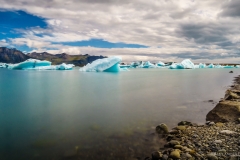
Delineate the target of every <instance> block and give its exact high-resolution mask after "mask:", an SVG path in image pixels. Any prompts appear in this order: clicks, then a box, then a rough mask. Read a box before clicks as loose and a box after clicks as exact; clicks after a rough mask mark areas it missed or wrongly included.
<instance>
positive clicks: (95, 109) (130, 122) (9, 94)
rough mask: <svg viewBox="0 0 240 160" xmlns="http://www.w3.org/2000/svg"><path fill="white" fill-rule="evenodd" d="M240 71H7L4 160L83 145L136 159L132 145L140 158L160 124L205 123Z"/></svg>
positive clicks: (91, 151) (1, 135) (89, 152)
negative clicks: (150, 136) (207, 116)
mask: <svg viewBox="0 0 240 160" xmlns="http://www.w3.org/2000/svg"><path fill="white" fill-rule="evenodd" d="M230 70H232V71H233V74H230V73H229V71H230ZM239 73H240V70H239V69H236V68H235V69H227V68H226V69H215V68H213V69H194V70H169V69H147V70H146V69H130V72H120V73H107V72H102V73H97V72H79V71H78V69H74V70H71V71H64V72H59V71H45V70H44V71H32V70H8V69H0V90H1V92H0V126H1V130H0V142H1V143H0V159H6V160H12V159H18V160H21V159H24V160H25V159H33V160H34V159H36V160H45V159H64V158H63V157H64V155H65V153H68V151H69V150H74V149H76V147H77V148H79V152H81V153H83V155H81V156H82V157H83V158H82V159H84V156H85V157H86V156H88V159H99V157H100V158H103V157H104V156H107V157H105V159H110V158H109V157H111V156H109V155H111V153H113V156H112V158H113V159H117V158H116V157H119V156H120V155H117V152H116V151H119V152H121V156H124V155H125V154H126V156H128V157H130V156H132V154H133V153H132V150H134V156H142V155H138V154H141V153H142V154H144V151H146V154H147V155H148V156H149V154H150V153H151V151H152V150H150V151H148V150H147V149H146V148H149V146H148V145H149V144H148V143H149V142H148V141H146V137H145V136H146V135H147V134H148V133H152V132H154V127H155V126H156V125H158V124H159V123H162V122H164V123H166V124H168V125H169V126H170V127H172V126H173V124H176V123H177V122H179V121H181V120H189V121H192V122H197V123H203V122H204V121H205V116H206V114H207V113H208V111H210V110H211V109H212V108H213V107H214V106H215V104H212V102H208V100H213V101H214V102H218V101H219V100H220V98H222V97H223V96H224V92H225V90H226V88H227V87H228V86H229V85H231V82H232V80H233V77H234V76H237V75H239ZM125 139H127V140H128V141H125ZM147 139H148V140H149V139H150V138H149V137H147ZM153 145H154V144H153ZM144 147H145V148H144ZM99 148H102V150H99ZM144 149H145V150H144ZM138 150H140V151H138ZM136 154H137V155H136ZM147 155H146V156H147ZM114 156H116V157H114ZM119 159H125V158H124V157H120V158H119Z"/></svg>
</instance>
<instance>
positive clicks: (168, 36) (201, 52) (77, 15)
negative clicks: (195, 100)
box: [0, 0, 240, 61]
mask: <svg viewBox="0 0 240 160" xmlns="http://www.w3.org/2000/svg"><path fill="white" fill-rule="evenodd" d="M0 3H1V4H2V5H1V8H2V9H4V10H23V11H26V12H27V13H29V14H32V15H35V16H38V17H41V18H43V19H44V20H45V22H46V23H47V27H46V28H41V27H32V28H28V30H25V29H22V30H18V31H19V32H21V34H22V36H21V37H17V38H11V39H10V42H11V43H12V44H14V45H27V46H28V47H30V48H32V49H34V50H37V51H49V52H51V53H60V52H67V53H70V54H95V55H100V54H102V55H122V56H123V57H124V58H126V59H131V57H132V59H133V60H134V59H141V58H142V59H146V57H147V58H149V59H153V60H156V59H166V60H167V59H169V60H181V59H184V58H192V59H193V60H196V61H198V60H204V61H208V60H217V59H218V60H220V59H222V60H224V59H228V60H233V58H234V57H236V56H238V55H239V54H240V53H239V49H240V45H239V44H240V28H239V25H237V24H239V23H240V19H239V12H238V11H239V10H240V9H238V8H239V2H238V1H237V0H232V1H219V0H211V1H194V0H179V1H174V0H148V1H146V0H131V1H130V0H101V1H98V0H79V1H76V0H68V1H64V0H58V1H54V0H51V1H37V0H32V1H28V0H0ZM92 39H102V40H104V41H107V42H109V43H125V44H138V45H143V46H149V47H150V48H122V49H120V48H115V49H108V48H94V47H77V46H71V45H70V42H72V44H73V43H75V42H81V41H90V40H92Z"/></svg>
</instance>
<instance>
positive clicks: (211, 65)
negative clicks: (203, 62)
mask: <svg viewBox="0 0 240 160" xmlns="http://www.w3.org/2000/svg"><path fill="white" fill-rule="evenodd" d="M214 67H215V66H214V64H212V63H211V64H209V65H208V66H207V68H214Z"/></svg>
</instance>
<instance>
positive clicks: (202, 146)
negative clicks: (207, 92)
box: [145, 76, 240, 160]
mask: <svg viewBox="0 0 240 160" xmlns="http://www.w3.org/2000/svg"><path fill="white" fill-rule="evenodd" d="M206 120H207V121H206V124H205V125H198V124H194V123H191V122H188V121H181V122H179V123H178V125H177V126H176V127H174V128H173V129H172V130H170V131H169V129H168V127H167V125H166V124H164V123H162V124H160V125H158V126H157V127H156V132H157V134H158V137H159V150H157V151H154V152H153V153H152V155H151V157H146V158H145V160H178V159H181V160H188V159H189V160H239V159H240V76H239V77H236V78H235V79H234V84H233V85H232V86H231V88H229V89H228V90H227V91H226V94H225V97H224V98H223V99H222V100H220V101H219V103H218V104H217V105H216V107H215V108H214V109H213V110H211V111H210V112H209V113H208V114H207V116H206Z"/></svg>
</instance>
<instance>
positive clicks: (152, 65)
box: [142, 61, 156, 68]
mask: <svg viewBox="0 0 240 160" xmlns="http://www.w3.org/2000/svg"><path fill="white" fill-rule="evenodd" d="M142 68H156V66H155V65H154V64H152V63H151V62H149V61H147V62H145V63H144V64H143V66H142Z"/></svg>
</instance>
